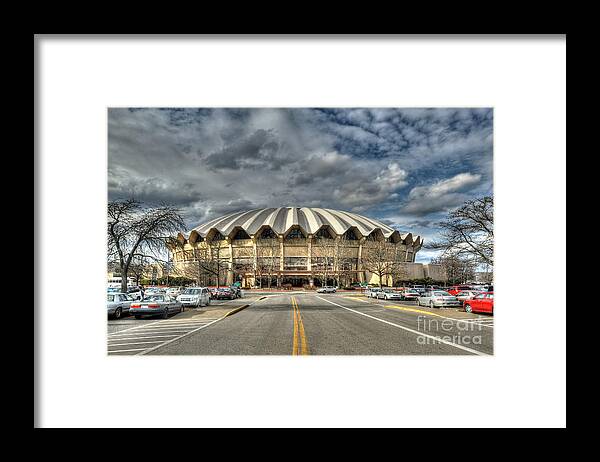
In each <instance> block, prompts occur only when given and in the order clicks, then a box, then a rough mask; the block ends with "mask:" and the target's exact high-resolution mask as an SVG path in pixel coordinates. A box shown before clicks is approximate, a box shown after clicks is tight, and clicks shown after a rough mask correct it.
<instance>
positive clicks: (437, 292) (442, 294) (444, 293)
mask: <svg viewBox="0 0 600 462" xmlns="http://www.w3.org/2000/svg"><path fill="white" fill-rule="evenodd" d="M433 295H436V296H438V297H446V296H449V295H450V294H449V293H448V292H444V291H443V290H436V291H435V292H434V293H433Z"/></svg>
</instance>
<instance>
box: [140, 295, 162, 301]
mask: <svg viewBox="0 0 600 462" xmlns="http://www.w3.org/2000/svg"><path fill="white" fill-rule="evenodd" d="M163 300H164V296H162V295H149V296H147V297H144V301H145V302H162V301H163Z"/></svg>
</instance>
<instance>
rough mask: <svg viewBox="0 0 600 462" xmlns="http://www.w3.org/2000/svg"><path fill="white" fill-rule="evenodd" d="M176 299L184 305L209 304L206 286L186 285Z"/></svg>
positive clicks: (208, 293) (197, 305)
mask: <svg viewBox="0 0 600 462" xmlns="http://www.w3.org/2000/svg"><path fill="white" fill-rule="evenodd" d="M177 301H178V302H179V303H181V304H182V305H183V306H184V307H185V306H193V307H199V306H208V305H210V292H209V291H208V289H207V288H206V287H188V288H187V289H185V290H184V291H183V292H181V293H180V294H179V295H178V296H177Z"/></svg>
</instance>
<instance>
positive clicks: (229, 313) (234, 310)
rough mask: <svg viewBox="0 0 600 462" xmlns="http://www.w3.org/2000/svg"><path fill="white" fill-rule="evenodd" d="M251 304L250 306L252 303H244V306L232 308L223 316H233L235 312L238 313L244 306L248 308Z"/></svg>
mask: <svg viewBox="0 0 600 462" xmlns="http://www.w3.org/2000/svg"><path fill="white" fill-rule="evenodd" d="M249 306H250V305H242V306H239V307H237V308H234V309H233V310H231V311H229V312H227V313H226V314H225V316H223V317H224V318H226V317H227V316H231V315H232V314H235V313H237V312H238V311H242V310H243V309H244V308H248V307H249Z"/></svg>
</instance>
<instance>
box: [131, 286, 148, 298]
mask: <svg viewBox="0 0 600 462" xmlns="http://www.w3.org/2000/svg"><path fill="white" fill-rule="evenodd" d="M127 295H129V296H130V297H131V298H133V299H134V300H141V299H142V298H144V292H143V291H142V288H141V287H130V288H129V289H127Z"/></svg>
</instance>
